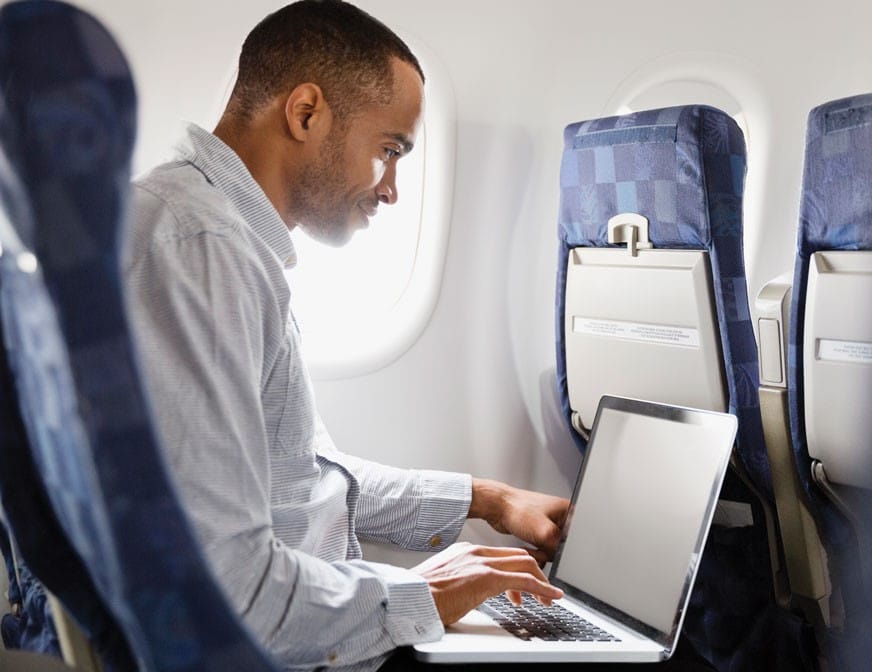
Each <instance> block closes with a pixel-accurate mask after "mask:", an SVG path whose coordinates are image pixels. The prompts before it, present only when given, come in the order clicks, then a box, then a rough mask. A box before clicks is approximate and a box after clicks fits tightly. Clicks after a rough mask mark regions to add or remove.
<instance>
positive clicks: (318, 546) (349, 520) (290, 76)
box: [125, 0, 568, 670]
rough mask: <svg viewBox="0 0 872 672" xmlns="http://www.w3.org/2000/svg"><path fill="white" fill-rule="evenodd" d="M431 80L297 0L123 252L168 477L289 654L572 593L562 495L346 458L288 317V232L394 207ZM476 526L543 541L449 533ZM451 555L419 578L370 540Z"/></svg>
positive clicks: (167, 170)
mask: <svg viewBox="0 0 872 672" xmlns="http://www.w3.org/2000/svg"><path fill="white" fill-rule="evenodd" d="M423 83H424V75H423V73H422V72H421V68H420V65H419V64H418V62H417V60H416V59H415V57H414V56H413V55H412V54H411V52H410V51H409V50H408V48H407V47H406V46H405V45H404V44H403V43H402V42H401V41H400V40H399V38H397V37H396V36H395V35H394V34H393V33H392V32H391V31H390V30H389V29H387V28H386V27H385V26H384V25H382V24H381V23H379V22H378V21H376V20H375V19H373V18H372V17H369V16H368V15H366V14H365V13H363V12H361V11H360V10H358V9H357V8H355V7H353V6H351V5H348V4H345V3H341V2H337V1H335V0H323V1H318V0H303V1H302V2H298V3H295V4H292V5H288V6H287V7H285V8H283V9H281V10H279V11H277V12H275V13H274V14H272V15H270V16H269V17H267V18H266V19H264V21H262V22H261V23H260V24H259V25H258V26H257V27H255V29H254V30H253V31H252V32H251V33H250V35H249V36H248V38H247V39H246V41H245V44H244V45H243V48H242V52H241V55H240V59H239V74H238V80H237V82H236V85H235V88H234V90H233V93H232V95H231V99H230V101H229V103H228V105H227V109H226V111H225V112H224V115H223V116H222V118H221V120H220V122H219V123H218V125H217V127H216V128H215V130H214V134H210V133H208V132H207V131H205V130H203V129H201V128H198V127H195V126H192V127H190V128H189V131H188V138H187V142H186V145H185V147H183V148H182V149H181V150H180V153H179V156H178V158H177V159H176V160H175V161H172V162H170V163H168V164H165V165H162V166H160V167H158V168H156V169H155V170H154V171H152V172H151V173H150V174H149V175H148V176H146V177H145V178H143V179H142V180H140V181H138V183H137V184H136V185H135V189H134V198H135V207H136V223H135V226H134V231H133V234H132V236H131V240H130V244H129V249H128V254H129V256H128V260H127V263H126V268H125V271H126V277H127V284H128V286H127V289H128V294H129V297H130V303H131V310H132V314H133V320H134V327H135V331H136V335H137V340H138V342H139V347H140V350H141V354H142V357H143V362H144V369H145V371H146V379H147V383H148V386H149V390H150V393H151V397H152V399H153V404H154V410H155V414H156V418H157V421H158V426H159V429H160V432H161V434H162V438H163V442H164V445H165V447H166V451H167V460H168V462H169V465H170V470H171V472H172V473H173V475H174V478H175V480H176V482H177V485H178V486H179V489H180V492H181V495H182V498H183V501H184V504H185V506H186V510H187V512H188V514H189V516H190V518H191V520H192V522H193V524H194V527H195V530H196V532H197V535H198V538H199V540H200V542H201V543H202V546H203V548H204V550H205V553H206V556H207V558H208V560H209V563H210V565H211V567H212V569H213V571H214V573H215V575H216V577H217V579H218V580H219V582H220V583H221V585H222V586H223V588H224V589H225V592H226V593H227V595H228V597H229V599H230V601H231V603H232V604H233V605H234V606H235V607H236V609H237V610H238V612H239V613H240V615H241V616H242V618H243V619H244V620H245V622H246V623H247V625H248V626H249V627H250V628H251V630H252V631H253V632H254V633H255V634H256V635H257V636H258V637H259V638H260V640H261V641H262V643H263V644H264V646H265V647H266V648H267V649H268V650H270V651H271V652H272V653H273V654H274V655H275V656H276V658H277V659H278V660H279V662H280V663H281V664H282V665H283V666H285V667H287V668H294V669H312V668H316V667H319V666H322V665H330V666H332V667H344V666H348V667H350V668H353V669H359V670H374V669H377V668H378V667H379V666H380V665H381V664H382V663H383V662H384V660H385V658H386V656H387V654H389V653H390V652H391V651H392V650H394V649H395V648H397V647H400V646H404V645H408V644H413V643H416V642H422V641H429V640H433V639H436V638H438V637H440V636H441V635H442V633H443V626H444V625H445V624H450V623H452V622H454V621H456V620H457V619H459V618H460V617H461V616H462V615H463V614H464V613H466V612H467V611H469V610H470V609H472V608H474V607H476V606H477V605H478V604H479V603H480V602H481V601H482V600H484V599H485V598H487V597H489V596H492V595H495V594H498V593H501V592H504V591H508V593H509V595H510V597H511V598H512V599H514V600H518V599H519V596H520V592H521V591H523V592H528V593H530V594H532V595H534V596H536V597H537V598H538V599H540V600H541V601H542V602H544V603H546V604H547V603H549V602H550V601H551V600H552V599H554V598H557V597H559V596H560V595H561V593H560V591H559V590H558V589H556V588H555V587H553V586H551V585H550V584H549V583H548V582H547V580H546V579H545V576H544V575H543V573H542V571H541V570H540V568H539V563H540V562H542V561H544V560H545V559H546V558H548V557H550V556H551V554H552V553H553V551H554V549H555V546H556V544H557V540H558V537H559V526H560V524H561V522H562V520H563V518H564V516H565V513H566V508H567V504H568V502H567V501H566V500H565V499H563V498H558V497H551V496H548V495H543V494H539V493H534V492H530V491H526V490H520V489H517V488H513V487H510V486H508V485H506V484H503V483H498V482H494V481H486V480H480V479H473V478H471V477H470V476H468V475H463V474H452V473H445V472H436V471H408V470H400V469H395V468H391V467H386V466H382V465H377V464H374V463H371V462H368V461H365V460H362V459H359V458H355V457H352V456H349V455H346V454H343V453H340V452H339V451H338V450H337V449H336V448H335V447H334V445H333V444H332V441H331V440H330V437H329V435H328V434H327V432H326V430H325V429H324V427H323V425H322V424H321V422H320V419H319V417H318V415H317V412H316V410H315V403H314V399H313V396H312V392H311V387H310V383H309V380H308V376H307V373H306V370H305V367H304V365H303V362H302V360H301V356H300V349H299V334H298V332H297V329H296V325H295V323H294V320H293V316H292V314H291V313H290V309H289V299H290V293H289V290H288V286H287V283H286V281H285V277H284V270H285V268H286V267H287V266H289V265H292V264H293V263H294V260H295V254H294V248H293V245H292V243H291V239H290V237H289V229H293V228H294V227H296V226H299V227H302V228H303V229H305V230H306V231H308V232H309V233H311V234H312V235H313V236H315V237H316V238H318V239H320V240H322V241H324V242H326V243H329V244H333V245H341V244H342V243H344V242H346V241H347V240H348V239H349V238H350V237H351V236H352V234H353V233H354V231H355V230H356V229H358V228H360V227H363V226H365V225H366V223H367V221H368V219H369V218H370V217H371V216H372V215H374V214H375V212H376V210H377V208H378V207H379V206H380V205H381V204H387V205H389V204H392V203H394V202H395V201H396V200H397V191H396V184H395V175H396V170H397V162H398V160H399V159H400V158H401V157H402V156H404V155H405V154H407V153H408V152H410V151H411V150H412V147H413V145H414V142H415V139H416V136H417V133H418V128H419V125H420V122H421V112H422V106H423ZM467 518H482V519H484V520H486V521H487V522H488V523H490V525H491V526H492V527H494V528H495V529H496V530H498V531H500V532H505V533H510V534H514V535H515V536H517V537H518V538H519V539H521V540H523V541H525V542H526V543H527V544H528V545H529V546H530V547H531V550H530V551H529V552H528V551H527V550H524V549H519V548H482V547H477V546H472V545H468V544H456V545H453V546H450V544H451V542H453V541H454V540H456V539H457V536H458V534H459V532H460V530H461V528H462V526H463V523H464V521H465V520H466V519H467ZM361 539H366V540H374V541H380V542H386V543H394V544H397V545H399V546H402V547H404V548H408V549H418V550H430V551H440V550H441V551H443V552H442V553H440V554H438V555H436V556H435V557H433V558H431V559H430V560H428V561H427V562H425V563H422V564H421V565H419V566H418V567H416V568H413V569H411V570H407V569H401V568H398V567H391V566H387V565H382V564H376V563H368V562H365V561H363V560H362V559H361V549H360V543H359V540H361Z"/></svg>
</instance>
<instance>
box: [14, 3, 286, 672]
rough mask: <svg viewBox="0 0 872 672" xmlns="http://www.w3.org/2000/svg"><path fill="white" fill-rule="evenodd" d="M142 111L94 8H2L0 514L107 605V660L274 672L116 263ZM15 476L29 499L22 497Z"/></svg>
mask: <svg viewBox="0 0 872 672" xmlns="http://www.w3.org/2000/svg"><path fill="white" fill-rule="evenodd" d="M135 108H136V95H135V90H134V86H133V82H132V78H131V75H130V72H129V68H128V65H127V63H126V60H125V58H124V55H123V54H122V52H121V50H120V49H119V47H118V45H117V44H116V43H115V42H114V40H113V39H112V37H111V36H110V35H109V34H108V32H107V31H106V30H105V28H104V27H103V26H102V25H101V24H100V23H99V22H98V21H97V20H96V19H94V18H93V17H92V16H91V15H89V14H87V13H85V12H83V11H81V10H79V9H77V8H75V7H73V6H71V5H68V4H65V3H63V2H56V1H53V0H23V1H20V2H12V3H7V4H5V5H4V6H3V7H2V9H0V150H2V151H0V202H2V203H0V204H2V206H3V207H2V208H0V246H2V252H0V319H2V332H3V333H2V336H3V344H4V348H3V349H2V350H0V353H2V355H0V431H2V444H0V445H2V450H0V459H2V462H0V472H2V475H3V480H2V482H0V487H2V496H3V508H4V512H5V515H6V516H7V519H8V522H9V524H10V528H11V531H12V534H13V537H14V538H15V541H16V543H17V544H18V547H19V548H20V550H21V552H22V556H23V559H24V561H25V562H26V563H27V564H28V566H29V567H30V568H31V570H32V571H33V572H34V573H35V574H36V575H37V577H38V578H39V579H40V580H41V581H43V582H44V583H45V585H46V586H47V587H48V588H49V589H50V590H51V591H53V592H54V594H55V595H56V596H57V597H58V598H59V600H61V601H62V602H63V605H64V606H65V607H66V608H67V609H69V611H70V613H71V614H73V615H74V616H75V617H76V620H78V621H79V624H80V625H82V626H83V629H85V630H87V628H86V627H85V626H88V625H93V623H94V620H89V618H90V617H93V616H94V613H93V612H94V611H95V610H96V611H98V612H100V613H98V616H99V618H98V619H97V622H98V623H101V622H102V624H103V625H106V621H108V622H109V625H111V626H112V628H114V629H115V631H116V632H117V633H120V635H121V639H122V640H123V645H124V646H123V647H122V652H121V654H119V655H118V656H116V657H114V658H111V659H108V660H107V659H106V658H104V659H103V661H102V662H103V663H104V669H113V670H134V669H139V670H154V671H160V670H173V671H174V672H182V671H186V670H190V671H193V670H222V669H226V670H254V671H257V670H270V671H275V670H276V669H277V667H276V666H275V664H274V661H272V659H271V658H270V657H269V656H268V654H267V653H266V652H265V651H263V649H261V647H260V646H259V645H258V644H257V643H256V642H255V641H254V639H253V638H252V637H251V635H250V633H249V632H248V630H247V629H246V628H245V626H244V625H243V624H242V623H241V622H240V620H239V619H238V618H237V616H236V615H235V614H234V613H233V611H232V609H231V608H230V606H229V604H228V602H227V601H226V599H225V597H224V594H223V593H222V592H221V590H220V588H219V587H218V585H217V583H216V582H215V580H214V578H213V577H212V575H211V572H210V571H209V569H208V566H207V564H206V561H205V558H204V556H203V555H202V553H201V551H200V549H199V547H198V544H197V542H196V539H195V537H194V533H193V531H192V529H191V527H190V525H189V523H188V521H187V519H186V517H185V515H184V512H183V510H182V508H181V506H180V504H179V500H178V497H177V495H176V492H175V490H174V486H173V484H172V481H171V478H170V475H169V473H168V472H167V468H166V466H165V464H164V461H163V456H162V452H161V449H160V445H159V439H158V437H157V434H156V430H155V428H154V427H153V425H152V422H151V414H150V409H149V404H148V400H147V398H146V396H145V393H144V391H143V389H144V388H143V384H142V380H141V374H140V371H139V369H138V363H137V358H136V353H135V350H134V346H133V341H132V337H131V334H130V331H129V327H128V317H127V313H126V306H125V297H124V295H123V289H122V279H121V271H120V266H121V264H120V255H121V254H122V250H123V246H124V241H125V225H126V223H127V221H128V216H129V212H128V210H129V208H128V189H129V177H130V176H129V163H130V158H131V153H132V149H133V143H134V136H135V124H136V109H135ZM10 468H11V470H10ZM28 469H30V471H29V472H28ZM13 473H14V477H15V478H18V477H20V475H21V474H25V475H26V476H27V477H28V478H30V477H32V479H33V482H34V483H35V484H36V485H37V487H36V489H35V490H34V491H33V493H32V495H33V496H32V497H30V494H31V493H25V494H26V496H15V495H16V493H17V494H21V493H22V491H21V490H16V489H15V484H14V483H12V484H11V485H10V480H11V479H8V478H7V476H9V475H10V474H13ZM46 521H47V522H48V523H49V525H48V526H47V527H45V528H43V527H41V526H42V525H43V523H45V522H46ZM52 563H56V565H53V564H52ZM101 610H102V611H101ZM104 617H105V618H104ZM107 627H108V626H107ZM92 643H93V642H92ZM95 644H96V643H95ZM95 648H96V647H95ZM106 663H108V665H106ZM4 669H5V668H4ZM25 669H26V668H25Z"/></svg>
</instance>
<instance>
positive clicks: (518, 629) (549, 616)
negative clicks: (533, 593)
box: [478, 595, 620, 642]
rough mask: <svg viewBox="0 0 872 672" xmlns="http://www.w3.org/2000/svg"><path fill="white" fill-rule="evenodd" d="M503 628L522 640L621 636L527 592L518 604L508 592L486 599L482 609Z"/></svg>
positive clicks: (589, 639) (592, 639)
mask: <svg viewBox="0 0 872 672" xmlns="http://www.w3.org/2000/svg"><path fill="white" fill-rule="evenodd" d="M478 610H479V611H481V612H482V613H484V614H487V615H488V616H490V617H491V618H492V619H494V620H495V621H496V622H497V624H498V625H500V627H502V628H503V629H504V630H506V631H508V632H510V633H511V634H513V635H514V636H515V637H519V638H521V639H527V640H529V639H542V640H545V641H552V642H553V641H570V642H618V641H620V640H619V639H618V638H617V637H614V636H612V635H610V634H609V633H607V632H606V631H605V630H603V629H602V628H598V627H597V626H595V625H594V624H593V623H591V622H589V621H586V620H584V619H583V618H581V616H578V615H576V614H573V613H572V612H571V611H569V610H568V609H565V608H563V607H561V606H560V605H552V606H550V607H545V606H543V605H541V604H539V603H538V602H537V601H536V600H534V599H533V598H532V597H530V596H529V595H524V598H523V602H522V603H521V606H519V607H516V606H515V605H514V604H512V603H511V602H509V599H508V598H507V597H506V596H505V595H498V596H497V597H492V598H490V599H489V600H486V601H485V602H484V603H483V604H482V605H481V606H479V608H478Z"/></svg>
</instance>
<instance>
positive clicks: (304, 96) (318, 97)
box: [285, 83, 333, 142]
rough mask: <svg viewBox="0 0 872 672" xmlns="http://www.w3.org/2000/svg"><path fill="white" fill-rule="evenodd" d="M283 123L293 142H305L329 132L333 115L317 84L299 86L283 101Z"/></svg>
mask: <svg viewBox="0 0 872 672" xmlns="http://www.w3.org/2000/svg"><path fill="white" fill-rule="evenodd" d="M285 121H286V123H287V125H288V131H289V132H290V134H291V137H293V138H294V139H295V140H299V141H300V142H305V141H306V140H308V139H309V138H311V137H313V135H316V136H321V135H323V134H326V133H327V131H329V130H330V126H331V124H332V123H333V114H332V112H331V110H330V106H329V105H328V104H327V101H326V100H325V99H324V93H323V92H322V91H321V87H320V86H318V85H317V84H311V83H307V84H300V85H299V86H298V87H296V88H295V89H294V90H293V91H291V93H290V95H289V96H288V98H287V100H286V101H285Z"/></svg>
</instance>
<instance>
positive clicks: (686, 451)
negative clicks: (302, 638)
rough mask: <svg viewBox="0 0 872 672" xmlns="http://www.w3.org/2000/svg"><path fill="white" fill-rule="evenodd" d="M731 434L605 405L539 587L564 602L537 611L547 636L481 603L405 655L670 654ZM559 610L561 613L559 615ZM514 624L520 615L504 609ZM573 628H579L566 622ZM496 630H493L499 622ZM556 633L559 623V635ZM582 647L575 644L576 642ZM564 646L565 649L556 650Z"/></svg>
mask: <svg viewBox="0 0 872 672" xmlns="http://www.w3.org/2000/svg"><path fill="white" fill-rule="evenodd" d="M736 430H737V422H736V418H735V417H733V416H732V415H730V414H727V413H719V412H714V411H705V410H699V409H691V408H684V407H680V406H670V405H665V404H659V403H653V402H649V401H641V400H637V399H628V398H624V397H615V396H604V397H603V398H602V399H601V400H600V402H599V404H598V407H597V410H596V415H595V418H594V423H593V427H592V430H591V436H590V441H589V442H588V446H587V451H586V453H585V456H584V459H583V461H582V464H581V468H580V470H579V474H578V478H577V480H576V484H575V488H574V490H573V493H572V498H571V505H570V509H569V515H568V516H567V520H566V522H565V524H564V526H563V533H562V539H561V542H560V545H559V546H558V550H557V553H556V555H555V557H554V561H553V562H552V564H551V569H550V573H549V580H550V581H551V583H553V584H554V585H556V586H558V587H560V588H561V589H563V591H564V597H563V598H561V599H560V600H556V601H555V602H554V603H553V606H552V607H550V608H544V607H542V606H541V605H539V604H538V603H537V602H535V600H533V599H532V598H530V597H529V596H525V607H524V608H523V609H522V610H521V611H523V612H534V611H542V612H545V613H546V615H547V616H548V617H550V619H551V620H554V621H557V626H556V632H557V634H553V633H549V632H548V631H546V630H542V629H540V628H541V627H542V626H540V625H539V624H538V623H534V622H533V621H531V620H529V619H530V618H533V617H534V615H531V614H527V613H525V614H523V616H524V618H522V619H520V620H518V621H517V622H512V621H511V619H510V618H509V617H506V616H503V615H500V614H498V613H497V610H499V609H500V608H501V605H500V604H499V602H500V601H503V602H504V603H508V601H507V600H506V599H505V598H504V597H502V596H501V597H499V598H494V599H492V600H488V601H487V602H485V604H484V605H482V607H480V608H479V609H477V610H473V611H471V612H470V613H468V614H467V615H466V616H464V617H463V618H462V619H461V620H460V621H458V622H457V623H455V624H453V625H451V626H449V627H447V628H446V632H445V635H444V636H443V637H442V639H440V640H439V641H436V642H431V643H427V644H418V645H415V646H414V654H415V657H417V658H418V659H420V660H424V661H427V662H432V663H474V662H543V663H544V662H588V661H589V662H657V661H661V660H666V659H667V658H669V657H670V656H671V655H672V652H673V650H674V648H675V645H676V643H677V640H678V635H679V632H680V630H681V625H682V622H683V619H684V613H685V610H686V608H687V603H688V600H689V599H690V592H691V589H692V588H693V582H694V579H695V577H696V572H697V568H698V567H699V561H700V557H701V554H702V550H703V547H704V545H705V540H706V537H707V536H708V531H709V528H710V526H711V521H712V518H713V516H714V511H715V505H716V503H717V499H718V495H719V493H720V489H721V484H722V483H723V480H724V476H725V474H726V470H727V465H728V464H729V460H730V454H731V452H732V448H733V442H734V441H735V437H736ZM563 610H565V612H569V613H568V614H566V613H565V612H564V611H563ZM510 611H512V612H514V614H515V616H517V615H518V614H517V612H518V611H519V610H517V609H515V608H513V607H511V605H510ZM578 618H580V619H582V620H583V621H586V622H587V625H579V624H577V623H572V621H573V620H576V619H578ZM500 622H502V623H503V626H501V625H500V624H499V623H500ZM560 623H563V625H560ZM577 632H581V633H582V634H581V635H580V636H581V637H582V638H583V639H585V640H586V641H577V638H578V637H579V635H578V634H571V633H577ZM567 640H571V641H567Z"/></svg>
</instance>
